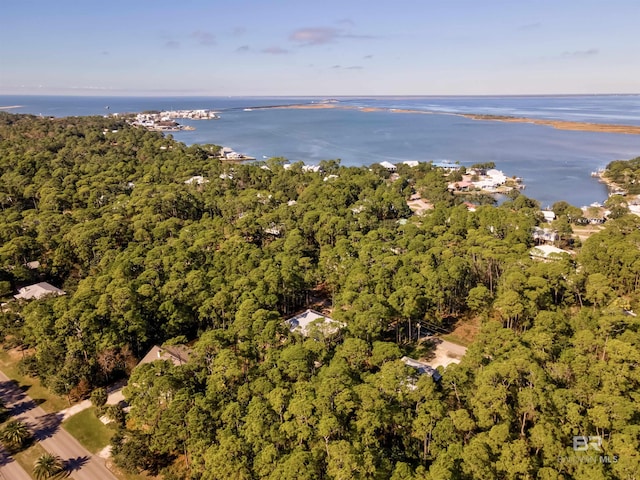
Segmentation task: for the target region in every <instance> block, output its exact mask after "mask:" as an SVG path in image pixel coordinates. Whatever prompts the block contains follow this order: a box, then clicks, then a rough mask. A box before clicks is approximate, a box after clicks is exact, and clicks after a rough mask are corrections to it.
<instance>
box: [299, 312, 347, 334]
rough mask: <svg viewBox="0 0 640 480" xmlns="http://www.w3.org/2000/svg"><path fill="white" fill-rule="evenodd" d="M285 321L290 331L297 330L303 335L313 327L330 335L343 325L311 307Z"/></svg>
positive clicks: (309, 332)
mask: <svg viewBox="0 0 640 480" xmlns="http://www.w3.org/2000/svg"><path fill="white" fill-rule="evenodd" d="M286 323H287V325H289V329H290V330H291V331H292V332H299V333H301V334H302V335H304V336H305V337H307V336H309V335H310V334H311V332H312V329H313V327H316V328H318V329H319V330H320V331H321V332H322V333H324V334H325V335H331V334H334V333H337V332H338V331H339V330H340V329H341V328H343V327H344V326H345V325H344V324H343V323H341V322H338V321H336V320H333V319H332V318H329V317H328V316H326V315H323V314H322V313H319V312H316V311H315V310H311V309H309V310H306V311H305V312H302V313H300V314H299V315H296V316H295V317H291V318H290V319H289V320H287V321H286Z"/></svg>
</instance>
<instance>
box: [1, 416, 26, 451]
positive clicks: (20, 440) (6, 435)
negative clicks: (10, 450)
mask: <svg viewBox="0 0 640 480" xmlns="http://www.w3.org/2000/svg"><path fill="white" fill-rule="evenodd" d="M29 437H31V432H29V428H28V427H27V426H26V425H25V424H24V423H22V422H21V421H19V420H11V421H9V422H7V424H6V425H5V426H4V429H3V430H2V441H3V442H5V443H6V444H8V445H9V446H12V447H16V448H19V447H21V446H22V445H24V443H25V442H26V440H27V439H28V438H29Z"/></svg>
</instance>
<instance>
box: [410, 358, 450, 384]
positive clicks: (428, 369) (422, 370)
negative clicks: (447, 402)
mask: <svg viewBox="0 0 640 480" xmlns="http://www.w3.org/2000/svg"><path fill="white" fill-rule="evenodd" d="M400 360H402V361H403V362H404V363H405V364H406V365H408V366H409V367H412V368H415V369H416V371H417V372H418V374H419V375H425V374H426V375H429V376H430V377H431V378H433V380H434V381H436V382H439V381H440V380H441V379H442V375H440V372H438V371H437V370H436V369H435V368H433V367H432V366H430V365H427V364H426V363H423V362H420V361H418V360H414V359H413V358H409V357H402V358H401V359H400Z"/></svg>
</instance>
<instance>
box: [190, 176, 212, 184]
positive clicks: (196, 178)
mask: <svg viewBox="0 0 640 480" xmlns="http://www.w3.org/2000/svg"><path fill="white" fill-rule="evenodd" d="M207 182H209V180H207V179H206V178H204V177H203V176H202V175H194V176H193V177H191V178H190V179H189V180H185V181H184V183H186V184H187V185H202V184H203V183H207Z"/></svg>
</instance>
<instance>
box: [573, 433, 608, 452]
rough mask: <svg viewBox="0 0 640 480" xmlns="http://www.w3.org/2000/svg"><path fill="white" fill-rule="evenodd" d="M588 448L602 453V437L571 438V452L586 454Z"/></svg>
mask: <svg viewBox="0 0 640 480" xmlns="http://www.w3.org/2000/svg"><path fill="white" fill-rule="evenodd" d="M590 448H592V449H593V450H595V451H596V452H601V451H602V437H601V436H599V435H597V436H589V437H585V436H576V437H573V450H574V451H575V452H586V451H588V450H589V449H590Z"/></svg>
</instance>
